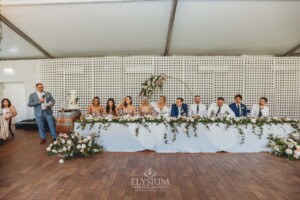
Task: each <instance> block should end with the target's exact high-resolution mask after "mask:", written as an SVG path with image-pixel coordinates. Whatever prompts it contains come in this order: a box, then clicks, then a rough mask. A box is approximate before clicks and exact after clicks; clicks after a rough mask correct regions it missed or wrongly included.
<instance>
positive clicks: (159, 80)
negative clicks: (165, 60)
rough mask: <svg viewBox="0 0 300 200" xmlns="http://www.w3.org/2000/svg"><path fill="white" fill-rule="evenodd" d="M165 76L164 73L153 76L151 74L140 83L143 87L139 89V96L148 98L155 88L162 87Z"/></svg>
mask: <svg viewBox="0 0 300 200" xmlns="http://www.w3.org/2000/svg"><path fill="white" fill-rule="evenodd" d="M166 79H167V76H166V75H164V74H161V75H158V76H154V75H152V76H151V77H150V78H149V79H148V80H146V81H145V82H144V83H143V84H142V85H143V88H142V90H141V91H140V96H142V97H143V96H145V97H148V98H149V99H150V98H151V96H152V95H153V94H154V92H155V90H156V89H162V86H163V84H164V82H165V81H166Z"/></svg>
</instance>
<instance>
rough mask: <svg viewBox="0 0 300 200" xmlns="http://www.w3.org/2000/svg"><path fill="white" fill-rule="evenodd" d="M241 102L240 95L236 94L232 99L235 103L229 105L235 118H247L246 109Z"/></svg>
mask: <svg viewBox="0 0 300 200" xmlns="http://www.w3.org/2000/svg"><path fill="white" fill-rule="evenodd" d="M242 100H243V97H242V95H240V94H237V95H235V97H234V101H235V102H234V103H232V104H230V105H229V107H230V108H231V110H232V111H233V112H234V114H235V116H236V117H247V107H246V105H245V104H242Z"/></svg>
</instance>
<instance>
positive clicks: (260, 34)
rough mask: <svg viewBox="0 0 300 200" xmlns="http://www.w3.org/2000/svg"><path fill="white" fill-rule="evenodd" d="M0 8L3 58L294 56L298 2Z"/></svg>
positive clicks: (298, 39)
mask: <svg viewBox="0 0 300 200" xmlns="http://www.w3.org/2000/svg"><path fill="white" fill-rule="evenodd" d="M0 5H1V19H2V28H3V41H2V45H1V48H2V51H1V52H0V59H1V60H5V59H37V58H39V59H40V58H51V57H54V58H62V57H91V56H97V57H99V56H133V55H150V56H153V55H154V56H161V55H195V56H203V55H225V56H226V55H275V56H278V55H292V54H294V55H298V53H297V49H298V48H297V47H299V44H300V23H299V22H300V20H299V19H300V1H290V0H259V1H258V0H255V1H252V0H198V1H197V0H178V1H177V0H132V1H129V0H67V1H66V0H64V1H63V0H2V1H0ZM3 22H4V23H3ZM17 33H19V34H17ZM21 36H23V37H21ZM24 38H26V39H27V40H25V39H24ZM36 47H38V48H36ZM290 50H292V51H290ZM298 52H299V50H298Z"/></svg>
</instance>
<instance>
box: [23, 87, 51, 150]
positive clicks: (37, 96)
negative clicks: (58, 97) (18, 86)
mask: <svg viewBox="0 0 300 200" xmlns="http://www.w3.org/2000/svg"><path fill="white" fill-rule="evenodd" d="M35 88H36V92H34V93H32V94H30V95H29V101H28V106H29V107H34V116H35V118H36V122H37V125H38V129H39V135H40V138H41V141H40V144H44V143H45V142H46V127H45V121H47V123H48V126H49V129H50V132H51V135H52V138H53V141H55V140H56V127H55V119H54V117H53V111H52V107H53V106H54V104H55V100H54V99H53V97H52V95H51V93H50V92H46V91H44V86H43V84H42V83H37V84H36V85H35Z"/></svg>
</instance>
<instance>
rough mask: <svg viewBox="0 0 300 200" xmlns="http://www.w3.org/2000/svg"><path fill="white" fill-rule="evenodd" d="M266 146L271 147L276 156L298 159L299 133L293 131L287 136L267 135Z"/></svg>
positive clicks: (299, 154) (299, 152)
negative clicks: (267, 141)
mask: <svg viewBox="0 0 300 200" xmlns="http://www.w3.org/2000/svg"><path fill="white" fill-rule="evenodd" d="M268 139H269V144H268V145H267V147H269V148H271V149H272V153H273V154H274V155H276V156H283V157H286V158H287V159H289V160H297V159H300V133H299V132H294V133H291V134H289V135H288V136H287V137H279V136H274V135H273V134H271V135H269V137H268Z"/></svg>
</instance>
